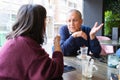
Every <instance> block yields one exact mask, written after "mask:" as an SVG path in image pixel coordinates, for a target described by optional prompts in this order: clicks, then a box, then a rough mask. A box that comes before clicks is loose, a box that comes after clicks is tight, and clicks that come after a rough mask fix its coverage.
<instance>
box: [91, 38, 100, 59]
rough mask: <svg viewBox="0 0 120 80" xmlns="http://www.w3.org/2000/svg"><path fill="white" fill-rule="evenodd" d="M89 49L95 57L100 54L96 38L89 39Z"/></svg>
mask: <svg viewBox="0 0 120 80" xmlns="http://www.w3.org/2000/svg"><path fill="white" fill-rule="evenodd" d="M90 51H91V52H92V53H93V55H94V56H95V57H99V56H100V52H101V46H100V43H99V41H98V39H97V38H95V39H93V40H90Z"/></svg>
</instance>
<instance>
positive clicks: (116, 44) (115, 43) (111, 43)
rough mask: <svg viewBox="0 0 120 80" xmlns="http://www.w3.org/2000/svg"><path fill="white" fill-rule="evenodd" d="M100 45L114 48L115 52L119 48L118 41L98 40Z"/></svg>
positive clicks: (119, 43)
mask: <svg viewBox="0 0 120 80" xmlns="http://www.w3.org/2000/svg"><path fill="white" fill-rule="evenodd" d="M99 42H100V44H102V45H110V46H114V48H115V51H116V50H117V49H118V48H119V47H120V41H118V40H99Z"/></svg>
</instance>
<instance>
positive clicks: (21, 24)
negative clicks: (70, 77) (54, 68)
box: [7, 4, 46, 44]
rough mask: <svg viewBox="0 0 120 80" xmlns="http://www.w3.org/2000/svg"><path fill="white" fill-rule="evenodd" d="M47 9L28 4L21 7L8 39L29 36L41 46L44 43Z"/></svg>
mask: <svg viewBox="0 0 120 80" xmlns="http://www.w3.org/2000/svg"><path fill="white" fill-rule="evenodd" d="M45 22H46V9H45V8H44V7H43V6H41V5H32V4H26V5H23V6H21V8H20V9H19V11H18V14H17V20H16V23H15V24H14V25H13V27H12V32H11V33H10V34H9V35H8V36H7V38H8V39H9V38H14V37H17V36H20V35H21V36H28V37H31V38H32V39H34V40H35V41H37V42H38V43H39V44H42V43H43V42H44V35H45V25H46V23H45Z"/></svg>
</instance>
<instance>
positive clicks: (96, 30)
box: [90, 22, 103, 40]
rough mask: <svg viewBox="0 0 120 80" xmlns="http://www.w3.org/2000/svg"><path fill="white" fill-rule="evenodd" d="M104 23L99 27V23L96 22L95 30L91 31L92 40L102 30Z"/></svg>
mask: <svg viewBox="0 0 120 80" xmlns="http://www.w3.org/2000/svg"><path fill="white" fill-rule="evenodd" d="M102 26H103V23H102V24H100V25H99V26H98V22H95V24H94V26H93V28H92V29H91V31H90V39H91V40H93V39H94V38H95V34H96V33H97V32H98V31H99V30H100V29H101V28H102Z"/></svg>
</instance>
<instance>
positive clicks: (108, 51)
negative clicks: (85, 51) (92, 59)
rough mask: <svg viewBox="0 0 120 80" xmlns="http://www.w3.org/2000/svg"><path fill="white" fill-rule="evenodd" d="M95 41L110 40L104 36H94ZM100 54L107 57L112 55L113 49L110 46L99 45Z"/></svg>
mask: <svg viewBox="0 0 120 80" xmlns="http://www.w3.org/2000/svg"><path fill="white" fill-rule="evenodd" d="M96 37H97V39H98V40H99V41H100V40H111V39H110V38H109V37H106V36H96ZM101 48H102V50H101V53H100V55H103V56H105V55H108V54H112V53H114V47H113V46H111V45H104V44H101Z"/></svg>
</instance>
